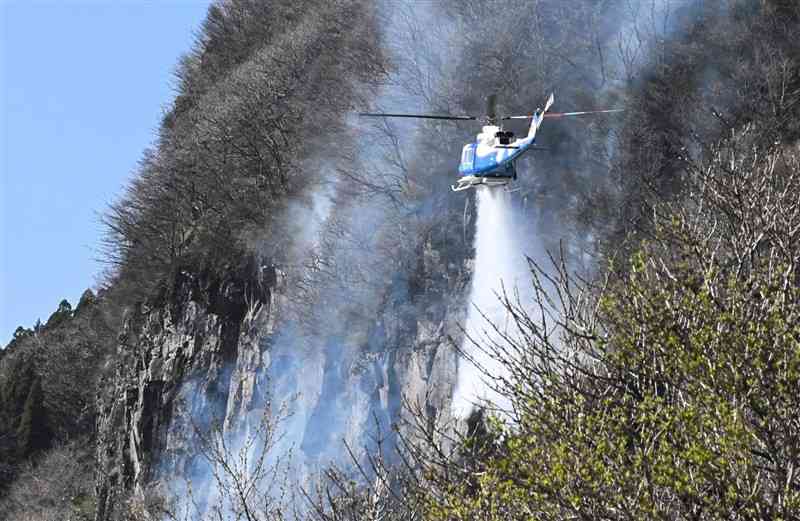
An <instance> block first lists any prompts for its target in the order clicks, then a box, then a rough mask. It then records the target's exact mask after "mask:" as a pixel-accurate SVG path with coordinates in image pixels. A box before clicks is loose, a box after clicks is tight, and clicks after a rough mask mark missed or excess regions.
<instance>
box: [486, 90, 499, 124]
mask: <svg viewBox="0 0 800 521" xmlns="http://www.w3.org/2000/svg"><path fill="white" fill-rule="evenodd" d="M486 119H487V121H488V123H489V124H490V125H493V124H495V122H496V121H497V94H489V95H488V96H487V97H486Z"/></svg>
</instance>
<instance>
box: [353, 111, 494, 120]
mask: <svg viewBox="0 0 800 521" xmlns="http://www.w3.org/2000/svg"><path fill="white" fill-rule="evenodd" d="M358 115H359V116H370V117H375V118H420V119H451V120H476V119H478V118H476V117H475V116H451V115H449V114H447V115H438V114H384V113H382V112H359V113H358Z"/></svg>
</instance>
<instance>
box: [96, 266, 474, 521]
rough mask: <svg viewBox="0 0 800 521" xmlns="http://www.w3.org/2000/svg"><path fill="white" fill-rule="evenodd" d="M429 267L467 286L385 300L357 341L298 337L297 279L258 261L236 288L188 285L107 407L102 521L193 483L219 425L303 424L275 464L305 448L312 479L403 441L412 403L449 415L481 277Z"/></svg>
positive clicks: (116, 382)
mask: <svg viewBox="0 0 800 521" xmlns="http://www.w3.org/2000/svg"><path fill="white" fill-rule="evenodd" d="M421 257H422V260H421V261H420V264H419V266H418V270H421V271H422V272H424V273H428V274H434V273H439V274H442V273H448V272H450V273H453V272H455V273H457V275H455V276H454V277H452V278H450V279H447V278H446V277H444V278H443V277H441V276H439V279H440V280H439V281H438V284H439V287H438V290H439V291H427V292H425V291H423V292H421V293H420V294H419V295H418V296H417V297H416V298H405V296H404V297H403V298H400V299H394V300H393V299H391V298H388V299H386V303H385V304H384V305H383V307H382V308H381V311H380V312H379V313H378V316H375V317H374V320H371V321H368V324H367V326H366V328H365V333H364V334H356V335H353V336H352V338H340V337H339V338H325V337H324V336H322V337H317V338H314V339H312V340H310V341H309V340H308V339H306V340H305V341H301V340H300V339H299V338H297V337H295V335H294V334H293V333H292V329H291V328H288V327H287V320H285V315H286V313H285V310H286V308H287V304H288V299H289V298H290V297H291V295H290V293H291V290H290V288H289V287H288V284H287V282H286V278H285V277H284V276H283V275H282V274H281V272H280V271H279V270H278V269H276V268H275V267H272V266H267V265H263V264H262V263H261V262H260V261H255V260H254V261H252V262H250V263H249V264H248V266H247V267H246V268H244V269H240V270H234V271H233V272H231V273H230V274H226V275H225V276H223V277H214V276H212V275H207V274H205V275H200V276H195V275H192V274H189V273H186V272H182V273H181V274H180V275H179V276H178V277H177V279H176V281H175V283H174V285H173V288H174V289H173V290H172V291H171V292H170V293H169V294H168V295H166V296H165V297H164V298H163V299H162V301H161V302H160V303H158V305H152V306H151V307H145V306H142V307H140V308H139V309H136V310H135V311H134V312H132V313H130V315H129V316H128V318H127V320H126V322H125V327H124V330H123V332H122V334H121V335H120V342H119V347H118V350H119V352H118V356H117V357H116V364H117V366H116V367H115V368H114V370H113V376H112V377H111V378H112V379H113V381H111V382H107V383H106V386H105V388H106V392H105V394H104V395H103V396H101V397H99V398H98V400H99V404H98V405H99V407H98V409H99V419H98V444H97V458H98V462H99V470H98V475H97V484H96V487H97V492H98V509H97V516H96V519H97V520H98V521H101V520H105V519H110V517H111V516H112V514H113V511H114V509H115V508H116V507H117V505H118V504H119V503H120V502H121V501H122V500H123V499H124V498H125V497H127V496H128V495H130V494H134V495H139V496H141V495H143V494H144V491H145V489H146V488H147V487H148V485H149V484H151V483H153V482H154V481H159V480H160V481H163V482H170V481H171V480H175V479H186V478H187V477H188V476H192V475H193V472H194V470H195V469H196V464H197V461H196V459H197V458H198V457H199V455H198V448H197V442H198V439H197V436H198V433H199V432H201V431H202V430H203V429H204V428H207V426H208V425H209V424H210V423H211V422H213V421H222V422H224V425H225V427H226V429H233V428H235V426H236V425H237V424H240V423H241V422H242V421H244V419H245V418H246V417H247V415H248V414H249V413H251V412H253V411H258V410H261V409H263V408H264V407H265V404H266V403H267V402H270V403H272V404H279V403H285V404H287V407H288V409H289V410H290V412H291V413H292V414H291V416H290V417H289V418H288V419H287V420H286V423H285V425H284V426H283V429H284V431H285V433H286V440H287V441H286V443H287V445H285V446H278V447H276V448H275V450H284V449H286V448H288V447H289V446H291V447H293V451H294V453H295V458H296V461H297V462H298V463H297V464H298V466H297V467H296V469H297V470H299V471H302V472H304V473H306V474H309V473H311V472H313V471H314V470H315V467H319V466H322V465H325V464H328V463H330V462H332V461H337V458H339V457H341V455H342V454H344V453H345V451H344V450H343V448H344V447H343V445H342V441H343V440H345V441H347V443H348V444H349V445H350V446H351V447H362V448H365V450H366V449H368V448H369V446H370V443H371V441H370V440H371V439H372V436H371V435H372V434H374V431H375V429H376V428H381V429H386V432H390V429H388V427H389V426H390V425H391V424H393V423H394V422H396V421H397V420H398V418H399V417H400V415H401V414H402V412H401V409H402V407H401V404H402V401H403V398H405V399H408V400H411V401H415V402H419V403H421V404H424V407H426V408H427V410H429V411H431V412H433V411H435V409H436V408H437V407H443V406H447V404H448V403H449V397H450V396H451V394H452V387H453V385H454V383H455V374H456V363H457V360H456V354H455V352H454V350H453V349H452V341H453V339H457V338H458V337H459V331H460V329H459V327H458V324H459V323H462V322H463V318H464V307H465V306H464V298H463V297H464V290H465V288H466V285H467V284H466V281H467V280H468V273H467V270H466V269H455V270H454V269H453V268H454V267H453V266H452V265H450V266H449V267H448V266H442V265H441V261H440V260H439V258H438V256H436V255H435V254H431V252H430V251H428V252H427V254H426V253H423V254H422V255H421ZM448 268H449V269H448ZM376 423H377V425H379V427H376Z"/></svg>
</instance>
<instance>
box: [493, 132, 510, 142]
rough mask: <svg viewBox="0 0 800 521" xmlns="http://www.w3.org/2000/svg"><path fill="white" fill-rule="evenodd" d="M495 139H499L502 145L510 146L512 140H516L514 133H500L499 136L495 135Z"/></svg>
mask: <svg viewBox="0 0 800 521" xmlns="http://www.w3.org/2000/svg"><path fill="white" fill-rule="evenodd" d="M495 137H496V138H497V142H498V143H499V144H500V145H508V144H510V143H511V140H512V139H514V133H513V132H511V131H508V132H503V131H500V132H498V133H497V134H495Z"/></svg>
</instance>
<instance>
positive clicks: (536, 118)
mask: <svg viewBox="0 0 800 521" xmlns="http://www.w3.org/2000/svg"><path fill="white" fill-rule="evenodd" d="M554 101H555V96H554V95H553V94H550V97H549V98H547V103H545V105H544V110H541V111H540V110H537V111H536V114H534V115H533V118H532V119H531V128H530V130H528V137H529V138H533V137H536V131H537V130H538V129H539V125H541V124H542V121H544V115H545V113H546V112H547V111H548V110H550V107H551V106H552V105H553V102H554Z"/></svg>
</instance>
